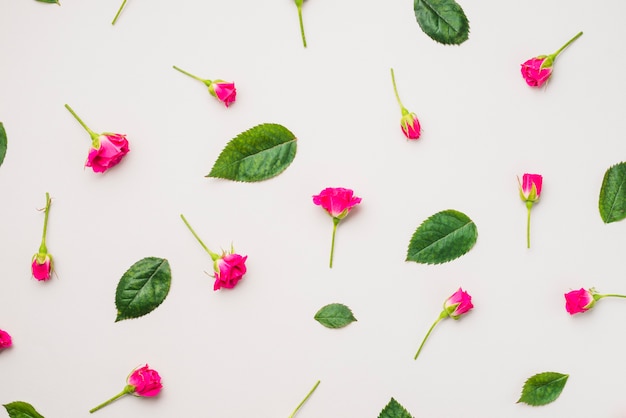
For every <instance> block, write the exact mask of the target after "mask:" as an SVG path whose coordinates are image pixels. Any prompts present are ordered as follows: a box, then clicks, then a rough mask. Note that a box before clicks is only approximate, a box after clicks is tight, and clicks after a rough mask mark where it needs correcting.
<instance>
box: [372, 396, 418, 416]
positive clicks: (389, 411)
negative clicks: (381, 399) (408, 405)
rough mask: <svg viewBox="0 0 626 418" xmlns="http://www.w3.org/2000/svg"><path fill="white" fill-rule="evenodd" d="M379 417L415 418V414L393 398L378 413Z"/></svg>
mask: <svg viewBox="0 0 626 418" xmlns="http://www.w3.org/2000/svg"><path fill="white" fill-rule="evenodd" d="M378 418H413V416H412V415H411V414H409V411H407V410H406V409H404V407H403V406H402V405H400V404H399V403H398V401H396V400H395V399H394V398H391V400H390V401H389V403H388V404H387V406H385V409H383V410H382V411H381V412H380V414H379V415H378Z"/></svg>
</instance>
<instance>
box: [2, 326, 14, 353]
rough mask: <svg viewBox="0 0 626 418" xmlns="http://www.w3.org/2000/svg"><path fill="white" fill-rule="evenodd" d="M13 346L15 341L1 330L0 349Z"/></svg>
mask: <svg viewBox="0 0 626 418" xmlns="http://www.w3.org/2000/svg"><path fill="white" fill-rule="evenodd" d="M12 345H13V340H12V339H11V336H10V335H9V333H8V332H6V331H3V330H1V329H0V349H3V348H9V347H11V346H12Z"/></svg>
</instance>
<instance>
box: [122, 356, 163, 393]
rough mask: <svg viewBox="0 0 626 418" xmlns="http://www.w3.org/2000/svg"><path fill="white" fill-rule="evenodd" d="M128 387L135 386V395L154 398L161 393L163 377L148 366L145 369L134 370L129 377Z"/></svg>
mask: <svg viewBox="0 0 626 418" xmlns="http://www.w3.org/2000/svg"><path fill="white" fill-rule="evenodd" d="M127 382H128V385H130V386H133V387H134V390H133V395H136V396H145V397H152V396H156V395H158V394H159V392H161V388H162V387H163V385H162V384H161V376H159V373H158V372H157V371H156V370H152V369H151V368H149V367H148V365H147V364H146V365H145V366H143V367H140V368H138V369H135V370H133V372H132V373H131V374H130V376H128V380H127Z"/></svg>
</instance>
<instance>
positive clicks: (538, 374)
mask: <svg viewBox="0 0 626 418" xmlns="http://www.w3.org/2000/svg"><path fill="white" fill-rule="evenodd" d="M548 373H549V374H558V375H559V377H558V378H557V379H554V380H552V381H550V382H549V383H546V384H543V385H541V386H538V387H537V388H535V389H534V390H537V389H538V388H541V387H544V386H547V385H550V384H554V382H558V381H560V380H565V381H564V382H563V387H562V388H561V390H560V391H559V393H558V394H557V396H556V398H554V399H553V400H551V401H550V402H546V403H538V404H531V403H528V402H526V401H523V400H522V398H523V397H524V391H525V390H526V386H527V385H528V383H529V382H530V381H531V380H532V379H535V378H537V377H538V376H541V375H543V374H548ZM567 379H569V374H565V373H559V372H541V373H537V374H534V375H532V376H530V377H529V378H528V379H526V381H525V382H524V386H522V393H521V395H520V398H519V400H518V401H517V402H516V403H525V404H526V405H529V406H544V405H549V404H551V403H552V402H554V401H556V400H557V399H558V398H559V396H561V393H562V392H563V389H565V384H566V383H567Z"/></svg>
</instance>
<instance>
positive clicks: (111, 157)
mask: <svg viewBox="0 0 626 418" xmlns="http://www.w3.org/2000/svg"><path fill="white" fill-rule="evenodd" d="M65 107H66V109H67V110H69V111H70V113H71V114H72V116H74V118H76V120H77V121H78V123H80V125H81V126H82V127H83V128H84V129H85V130H86V131H87V133H88V134H89V136H90V137H91V149H89V154H88V155H87V161H86V162H85V167H91V169H92V170H93V171H94V173H104V172H105V171H107V170H108V169H109V168H111V167H113V166H115V165H117V164H119V162H120V161H122V158H124V156H125V155H126V154H128V152H129V151H130V149H129V148H128V141H127V140H126V135H122V134H114V133H110V132H105V133H103V134H98V133H95V132H94V131H92V130H91V129H89V127H88V126H87V125H85V123H84V122H83V121H82V120H81V118H79V117H78V115H77V114H76V113H75V112H74V110H73V109H72V108H71V107H69V106H68V105H65Z"/></svg>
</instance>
